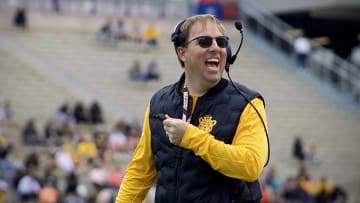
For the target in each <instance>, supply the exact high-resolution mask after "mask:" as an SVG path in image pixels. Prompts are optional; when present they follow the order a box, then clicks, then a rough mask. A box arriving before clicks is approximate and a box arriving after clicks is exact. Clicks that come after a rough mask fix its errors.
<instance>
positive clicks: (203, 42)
mask: <svg viewBox="0 0 360 203" xmlns="http://www.w3.org/2000/svg"><path fill="white" fill-rule="evenodd" d="M198 43H199V45H200V47H202V48H208V47H210V46H211V44H212V38H211V37H209V36H201V37H199V38H198Z"/></svg>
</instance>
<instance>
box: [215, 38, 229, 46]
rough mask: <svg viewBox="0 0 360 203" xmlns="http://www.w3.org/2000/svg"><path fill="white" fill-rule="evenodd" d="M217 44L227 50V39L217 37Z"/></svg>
mask: <svg viewBox="0 0 360 203" xmlns="http://www.w3.org/2000/svg"><path fill="white" fill-rule="evenodd" d="M216 43H217V45H218V46H219V47H221V48H225V47H226V46H227V43H228V41H227V39H226V38H225V37H217V38H216Z"/></svg>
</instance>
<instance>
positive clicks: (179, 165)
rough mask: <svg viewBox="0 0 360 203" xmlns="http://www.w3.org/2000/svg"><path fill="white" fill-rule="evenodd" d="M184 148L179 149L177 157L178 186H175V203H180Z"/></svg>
mask: <svg viewBox="0 0 360 203" xmlns="http://www.w3.org/2000/svg"><path fill="white" fill-rule="evenodd" d="M182 153H183V150H182V148H180V147H179V150H178V153H177V155H176V159H177V164H176V186H175V202H178V201H179V200H178V196H179V185H180V175H181V162H182Z"/></svg>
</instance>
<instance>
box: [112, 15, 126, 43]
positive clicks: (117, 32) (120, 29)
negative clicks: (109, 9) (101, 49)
mask: <svg viewBox="0 0 360 203" xmlns="http://www.w3.org/2000/svg"><path fill="white" fill-rule="evenodd" d="M112 35H113V38H114V41H115V42H118V41H122V40H129V35H128V34H127V33H126V31H125V25H124V20H123V19H120V18H119V19H118V20H117V21H116V24H115V27H114V31H113V33H112Z"/></svg>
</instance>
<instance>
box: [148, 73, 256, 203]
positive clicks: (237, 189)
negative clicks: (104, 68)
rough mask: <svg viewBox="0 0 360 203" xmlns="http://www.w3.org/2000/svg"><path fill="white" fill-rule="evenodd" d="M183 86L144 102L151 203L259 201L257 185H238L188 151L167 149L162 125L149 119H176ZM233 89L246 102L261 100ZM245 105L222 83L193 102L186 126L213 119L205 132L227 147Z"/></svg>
mask: <svg viewBox="0 0 360 203" xmlns="http://www.w3.org/2000/svg"><path fill="white" fill-rule="evenodd" d="M183 82H184V76H182V78H181V80H180V81H179V82H177V83H175V84H173V85H169V86H166V87H164V88H163V89H161V90H159V91H158V92H157V93H156V94H155V95H154V96H153V97H152V99H151V101H150V119H149V120H150V129H151V147H152V152H153V154H154V161H155V166H156V170H157V175H158V179H157V185H156V194H155V202H156V203H195V202H199V203H227V202H252V201H257V200H259V199H260V198H261V192H260V186H259V183H258V181H255V182H245V181H241V180H238V179H234V178H230V177H227V176H224V175H223V174H221V173H219V172H218V171H216V170H214V169H212V168H211V166H210V165H209V164H208V163H207V162H205V161H204V160H203V159H201V158H200V157H199V156H196V155H195V154H194V153H193V151H191V150H187V149H184V148H180V147H178V146H175V145H173V144H171V143H170V142H169V139H168V137H167V136H166V134H165V131H164V129H163V124H162V122H161V121H160V120H157V119H154V118H152V115H156V114H160V113H163V114H168V115H169V116H171V117H174V118H181V117H182V101H183V97H182V93H181V88H182V84H183ZM236 85H237V86H238V88H240V90H241V91H242V92H243V93H244V94H245V95H246V97H247V98H248V99H249V100H252V99H254V98H255V97H259V98H261V99H262V97H261V96H260V94H259V93H256V92H254V91H251V90H249V89H248V88H246V87H245V86H242V85H240V84H236ZM189 99H190V100H191V98H190V97H189ZM247 103H248V102H247V101H246V100H245V99H244V98H243V96H241V95H240V94H239V93H237V92H236V91H235V89H234V87H232V86H231V84H230V83H229V82H228V80H226V79H222V80H221V81H220V82H219V84H218V85H216V86H215V87H214V88H212V89H211V90H209V91H208V92H207V93H206V94H205V95H204V96H202V97H200V98H199V99H198V101H197V104H196V106H195V110H194V112H193V114H192V119H191V121H190V123H191V124H193V125H195V126H199V124H200V122H199V119H203V118H210V119H211V120H215V121H216V124H215V125H214V126H211V125H210V127H212V129H211V131H210V133H211V134H212V135H214V136H215V138H216V139H218V140H221V141H223V142H225V143H227V144H231V143H232V140H233V137H234V134H235V131H236V128H237V125H238V123H239V119H240V116H241V113H242V111H243V109H244V108H245V106H246V105H247ZM210 123H211V122H210Z"/></svg>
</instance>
